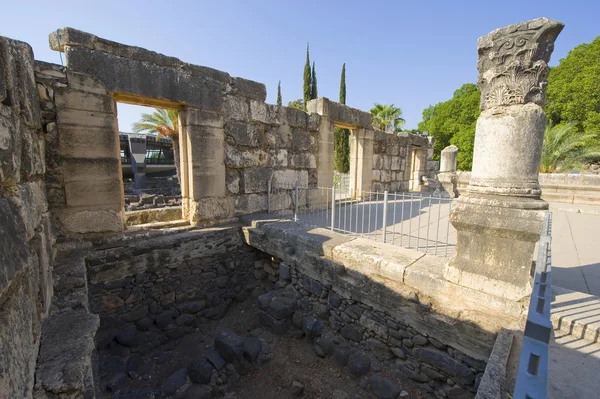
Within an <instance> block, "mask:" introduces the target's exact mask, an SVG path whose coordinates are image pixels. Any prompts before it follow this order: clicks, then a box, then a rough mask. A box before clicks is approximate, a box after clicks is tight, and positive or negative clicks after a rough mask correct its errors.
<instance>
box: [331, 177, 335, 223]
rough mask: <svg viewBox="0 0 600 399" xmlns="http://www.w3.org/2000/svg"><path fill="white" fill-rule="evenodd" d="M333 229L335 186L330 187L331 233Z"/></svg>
mask: <svg viewBox="0 0 600 399" xmlns="http://www.w3.org/2000/svg"><path fill="white" fill-rule="evenodd" d="M334 227H335V186H331V231H333V229H334Z"/></svg>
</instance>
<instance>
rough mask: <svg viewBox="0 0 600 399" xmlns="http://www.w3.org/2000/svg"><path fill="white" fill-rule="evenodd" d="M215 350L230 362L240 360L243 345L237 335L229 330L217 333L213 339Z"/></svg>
mask: <svg viewBox="0 0 600 399" xmlns="http://www.w3.org/2000/svg"><path fill="white" fill-rule="evenodd" d="M215 349H216V350H217V352H218V353H219V355H221V357H222V358H223V359H224V360H225V361H227V362H232V361H234V360H237V359H240V358H241V357H242V355H243V353H244V343H243V340H242V338H240V336H239V335H237V334H236V333H234V332H233V331H230V330H222V331H219V332H217V335H216V337H215Z"/></svg>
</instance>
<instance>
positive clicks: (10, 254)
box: [0, 37, 55, 398]
mask: <svg viewBox="0 0 600 399" xmlns="http://www.w3.org/2000/svg"><path fill="white" fill-rule="evenodd" d="M33 62H34V61H33V51H32V49H31V47H29V45H27V44H26V43H23V42H18V41H15V40H11V39H7V38H4V37H0V397H1V398H16V397H20V398H22V397H31V396H32V391H33V385H34V372H35V368H36V359H37V357H38V350H39V344H40V338H41V325H42V321H43V320H44V319H45V318H46V317H47V316H48V313H49V309H50V304H51V300H52V296H53V287H52V268H53V259H54V253H53V251H54V249H53V248H54V242H55V240H54V236H53V231H52V226H51V217H50V213H49V211H48V206H47V203H46V188H45V184H44V172H45V169H46V162H45V160H44V148H45V146H46V140H47V139H48V136H47V133H46V131H45V129H44V127H43V126H42V123H41V118H40V115H41V112H40V107H39V103H38V88H36V83H35V80H34V73H33V69H34V66H33Z"/></svg>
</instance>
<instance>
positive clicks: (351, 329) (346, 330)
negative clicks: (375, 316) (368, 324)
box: [340, 324, 363, 342]
mask: <svg viewBox="0 0 600 399" xmlns="http://www.w3.org/2000/svg"><path fill="white" fill-rule="evenodd" d="M340 334H341V335H342V337H344V338H346V339H349V340H351V341H354V342H360V341H362V339H363V333H362V330H361V329H360V327H358V326H357V325H356V324H348V325H346V326H344V327H342V329H341V330H340Z"/></svg>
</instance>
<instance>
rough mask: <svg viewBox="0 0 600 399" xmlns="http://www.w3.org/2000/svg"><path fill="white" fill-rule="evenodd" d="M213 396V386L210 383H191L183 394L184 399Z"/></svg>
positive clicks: (205, 398) (208, 398) (201, 398)
mask: <svg viewBox="0 0 600 399" xmlns="http://www.w3.org/2000/svg"><path fill="white" fill-rule="evenodd" d="M210 398H212V387H211V386H210V385H198V384H194V385H190V387H189V388H188V389H187V390H186V391H185V393H184V394H183V399H210Z"/></svg>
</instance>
